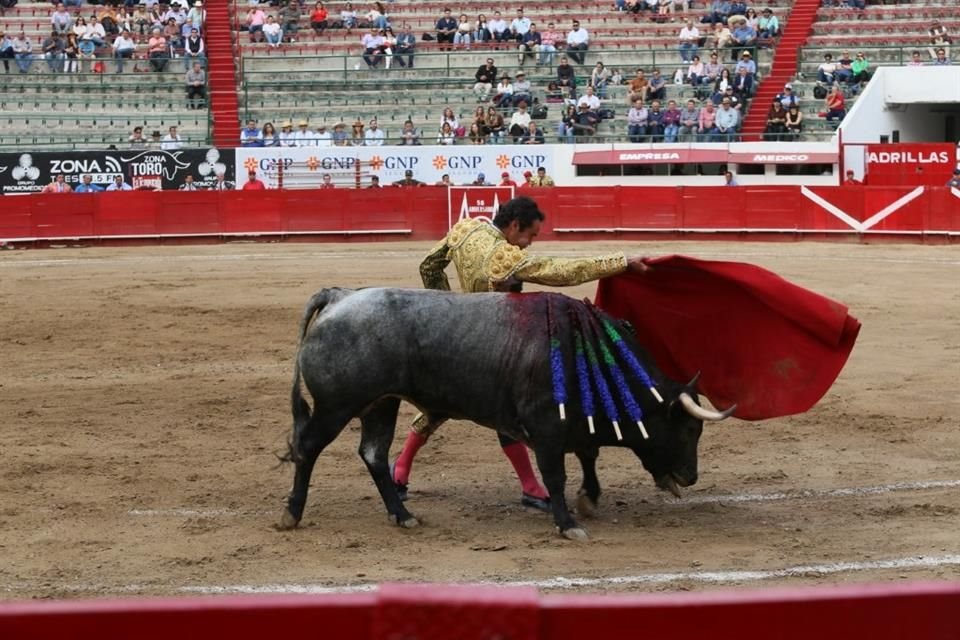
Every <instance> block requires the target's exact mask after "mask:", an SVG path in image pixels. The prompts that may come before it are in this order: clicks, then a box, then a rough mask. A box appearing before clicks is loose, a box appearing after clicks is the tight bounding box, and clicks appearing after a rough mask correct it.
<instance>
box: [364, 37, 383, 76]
mask: <svg viewBox="0 0 960 640" xmlns="http://www.w3.org/2000/svg"><path fill="white" fill-rule="evenodd" d="M360 42H361V44H362V45H363V56H362V57H363V61H364V62H366V63H367V68H368V69H373V68H375V67H376V66H377V65H378V64H380V61H381V60H383V36H381V35H380V31H379V30H378V29H376V28H373V29H370V31H369V33H365V34H363V37H362V38H361V39H360Z"/></svg>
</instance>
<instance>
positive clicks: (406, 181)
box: [393, 169, 424, 187]
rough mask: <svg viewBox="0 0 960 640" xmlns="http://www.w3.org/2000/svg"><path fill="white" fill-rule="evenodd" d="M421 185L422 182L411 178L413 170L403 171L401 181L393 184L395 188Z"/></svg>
mask: <svg viewBox="0 0 960 640" xmlns="http://www.w3.org/2000/svg"><path fill="white" fill-rule="evenodd" d="M423 184H424V183H423V182H420V181H419V180H417V179H416V178H414V177H413V169H407V170H405V171H404V172H403V179H401V180H397V181H396V182H394V183H393V185H394V186H395V187H422V186H423Z"/></svg>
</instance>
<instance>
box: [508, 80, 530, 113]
mask: <svg viewBox="0 0 960 640" xmlns="http://www.w3.org/2000/svg"><path fill="white" fill-rule="evenodd" d="M510 100H511V101H512V102H513V106H517V105H519V104H520V103H521V102H526V103H527V104H531V103H532V102H533V87H532V86H531V85H530V81H529V80H527V74H525V73H524V72H523V71H517V79H516V80H514V81H513V95H512V96H511V97H510Z"/></svg>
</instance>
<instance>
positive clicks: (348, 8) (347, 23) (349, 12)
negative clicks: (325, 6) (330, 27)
mask: <svg viewBox="0 0 960 640" xmlns="http://www.w3.org/2000/svg"><path fill="white" fill-rule="evenodd" d="M357 24H358V22H357V12H356V11H354V10H353V3H352V2H348V3H347V4H346V5H345V6H344V7H343V9H341V10H340V25H341V26H342V27H343V28H344V29H346V30H347V33H348V34H349V33H350V30H351V29H353V28H355V27H356V26H357Z"/></svg>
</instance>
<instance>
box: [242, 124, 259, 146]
mask: <svg viewBox="0 0 960 640" xmlns="http://www.w3.org/2000/svg"><path fill="white" fill-rule="evenodd" d="M240 146H241V147H262V146H263V133H262V132H261V131H260V127H258V126H257V121H256V120H254V119H252V118H251V119H250V120H247V126H246V127H244V128H243V129H241V130H240Z"/></svg>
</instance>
